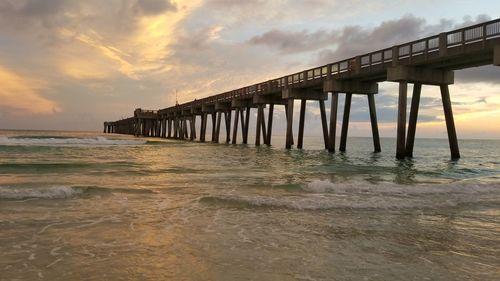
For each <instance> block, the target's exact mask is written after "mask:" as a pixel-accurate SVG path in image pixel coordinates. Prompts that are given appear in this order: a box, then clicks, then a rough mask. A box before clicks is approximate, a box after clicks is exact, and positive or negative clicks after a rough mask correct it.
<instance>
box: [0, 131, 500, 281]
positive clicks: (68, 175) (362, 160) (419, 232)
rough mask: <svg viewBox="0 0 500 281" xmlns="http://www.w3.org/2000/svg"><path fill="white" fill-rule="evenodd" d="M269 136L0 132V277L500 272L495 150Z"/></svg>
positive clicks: (417, 276) (482, 275)
mask: <svg viewBox="0 0 500 281" xmlns="http://www.w3.org/2000/svg"><path fill="white" fill-rule="evenodd" d="M249 139H250V140H251V141H252V140H253V138H251V137H250V138H249ZM273 141H274V142H275V145H273V146H272V147H266V146H262V147H255V146H253V145H248V146H246V145H226V144H210V143H206V144H199V143H190V142H181V141H174V140H161V139H142V138H134V137H130V136H120V135H102V134H96V133H74V132H19V131H17V132H9V131H3V132H0V280H499V279H500V141H498V140H497V141H494V140H461V141H460V147H461V153H462V159H461V160H459V161H450V160H449V150H448V145H447V140H430V139H417V142H416V147H415V156H416V157H415V158H414V159H412V160H404V161H397V160H395V158H394V155H395V153H394V151H395V148H394V146H395V140H394V139H382V149H383V152H382V153H380V154H373V153H372V152H371V151H372V147H373V146H372V143H371V140H370V139H368V138H350V139H349V140H348V152H347V153H336V154H334V155H331V154H329V153H327V152H325V151H324V150H322V144H321V138H319V137H311V138H306V139H305V148H306V149H305V150H296V149H293V150H290V151H288V150H285V149H284V148H283V147H284V146H283V145H282V143H283V139H282V138H279V137H276V138H275V139H274V140H273Z"/></svg>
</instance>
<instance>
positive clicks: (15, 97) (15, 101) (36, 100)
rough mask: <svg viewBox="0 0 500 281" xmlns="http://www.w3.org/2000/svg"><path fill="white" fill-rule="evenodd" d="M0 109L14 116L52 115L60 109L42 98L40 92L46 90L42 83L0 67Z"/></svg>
mask: <svg viewBox="0 0 500 281" xmlns="http://www.w3.org/2000/svg"><path fill="white" fill-rule="evenodd" d="M0 81H2V86H1V87H0V108H1V109H2V111H4V110H5V111H9V112H11V113H14V114H16V115H26V114H52V113H54V112H60V111H61V107H60V106H59V105H58V104H57V103H56V102H54V101H51V100H49V99H47V98H44V97H42V95H41V94H40V92H41V91H42V90H44V89H45V88H47V84H46V82H44V81H40V80H36V79H32V78H27V77H24V76H21V75H19V74H17V73H15V72H13V71H11V70H9V69H7V68H5V67H3V66H0Z"/></svg>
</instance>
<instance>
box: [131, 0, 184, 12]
mask: <svg viewBox="0 0 500 281" xmlns="http://www.w3.org/2000/svg"><path fill="white" fill-rule="evenodd" d="M134 10H135V11H137V12H138V13H140V14H144V15H158V14H162V13H164V12H166V11H172V12H175V11H177V5H176V4H175V3H174V2H172V1H169V0H137V2H136V3H135V5H134Z"/></svg>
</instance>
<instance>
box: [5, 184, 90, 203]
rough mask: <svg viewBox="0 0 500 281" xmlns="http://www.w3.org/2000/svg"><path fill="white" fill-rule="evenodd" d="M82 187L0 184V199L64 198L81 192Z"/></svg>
mask: <svg viewBox="0 0 500 281" xmlns="http://www.w3.org/2000/svg"><path fill="white" fill-rule="evenodd" d="M83 191H84V190H83V189H79V188H74V187H71V186H52V187H45V188H43V187H40V188H27V187H26V188H22V187H5V186H0V199H8V200H20V199H29V198H39V199H65V198H71V197H74V196H77V195H81V194H82V193H83Z"/></svg>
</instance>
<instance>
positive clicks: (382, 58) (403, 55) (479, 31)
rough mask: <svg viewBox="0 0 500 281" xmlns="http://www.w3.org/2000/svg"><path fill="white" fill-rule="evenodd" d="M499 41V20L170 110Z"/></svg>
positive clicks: (275, 89)
mask: <svg viewBox="0 0 500 281" xmlns="http://www.w3.org/2000/svg"><path fill="white" fill-rule="evenodd" d="M498 37H500V19H496V20H492V21H489V22H485V23H481V24H477V25H473V26H468V27H465V28H461V29H457V30H453V31H450V32H445V33H442V34H440V35H434V36H430V37H427V38H423V39H419V40H416V41H412V42H407V43H404V44H400V45H397V46H394V47H390V48H386V49H382V50H378V51H375V52H371V53H367V54H364V55H361V56H356V57H352V58H349V59H346V60H341V61H338V62H334V63H330V64H327V65H323V66H320V67H315V68H312V69H307V70H304V71H301V72H297V73H294V74H291V75H287V76H284V77H280V78H276V79H272V80H269V81H266V82H262V83H257V84H254V85H250V86H246V87H243V88H239V89H235V90H232V91H229V92H225V93H222V94H219V95H214V96H210V97H207V98H202V99H199V100H195V101H192V102H188V103H185V104H182V105H178V106H175V107H170V108H167V109H166V110H168V109H179V107H180V108H185V109H186V110H187V109H189V108H191V106H201V105H203V104H213V103H216V102H224V101H228V100H232V99H243V98H246V97H251V96H253V95H254V94H264V93H265V94H268V93H272V92H279V91H281V90H282V89H283V88H284V87H287V86H300V85H301V84H304V83H314V82H318V81H319V80H322V79H325V77H332V78H338V76H340V75H352V74H355V73H356V72H359V71H370V69H371V68H373V67H380V66H381V65H389V64H392V63H393V61H394V60H396V61H398V62H399V61H404V60H408V61H409V62H411V60H412V59H415V58H421V57H423V58H424V59H428V58H434V57H437V56H439V54H440V52H443V51H444V50H443V49H446V50H447V49H453V48H460V47H463V46H466V45H469V44H474V43H480V42H483V43H484V42H486V41H487V40H490V39H494V38H498Z"/></svg>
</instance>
